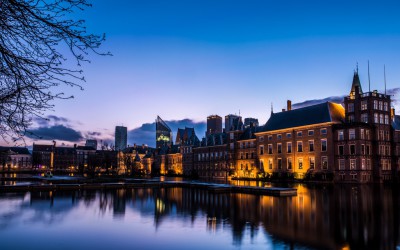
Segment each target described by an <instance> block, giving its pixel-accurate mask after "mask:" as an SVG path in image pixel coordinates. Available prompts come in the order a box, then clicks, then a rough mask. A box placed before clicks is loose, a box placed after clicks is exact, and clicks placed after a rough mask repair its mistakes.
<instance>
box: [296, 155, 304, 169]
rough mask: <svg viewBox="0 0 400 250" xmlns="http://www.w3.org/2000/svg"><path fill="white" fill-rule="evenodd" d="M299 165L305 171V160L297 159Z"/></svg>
mask: <svg viewBox="0 0 400 250" xmlns="http://www.w3.org/2000/svg"><path fill="white" fill-rule="evenodd" d="M297 162H298V165H299V169H303V158H299V159H297Z"/></svg>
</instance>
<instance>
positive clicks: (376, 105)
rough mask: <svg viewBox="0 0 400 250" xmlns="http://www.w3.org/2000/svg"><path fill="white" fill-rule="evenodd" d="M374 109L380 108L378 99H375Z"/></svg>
mask: <svg viewBox="0 0 400 250" xmlns="http://www.w3.org/2000/svg"><path fill="white" fill-rule="evenodd" d="M374 109H378V101H377V100H374Z"/></svg>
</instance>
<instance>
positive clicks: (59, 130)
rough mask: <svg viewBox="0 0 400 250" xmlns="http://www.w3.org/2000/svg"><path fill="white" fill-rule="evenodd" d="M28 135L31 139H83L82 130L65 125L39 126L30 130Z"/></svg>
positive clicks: (75, 140)
mask: <svg viewBox="0 0 400 250" xmlns="http://www.w3.org/2000/svg"><path fill="white" fill-rule="evenodd" d="M26 136H27V137H29V138H31V139H43V140H62V141H71V142H77V141H80V140H82V139H83V137H82V134H81V132H79V131H76V130H74V129H72V128H69V127H66V126H64V125H55V126H50V127H39V128H34V129H31V130H29V131H28V133H27V134H26Z"/></svg>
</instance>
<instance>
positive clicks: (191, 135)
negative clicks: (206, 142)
mask: <svg viewBox="0 0 400 250" xmlns="http://www.w3.org/2000/svg"><path fill="white" fill-rule="evenodd" d="M175 142H176V144H180V145H186V146H189V145H191V146H197V145H199V143H200V140H199V138H198V137H197V136H196V132H195V131H194V128H188V127H185V129H181V128H178V132H177V133H176V140H175Z"/></svg>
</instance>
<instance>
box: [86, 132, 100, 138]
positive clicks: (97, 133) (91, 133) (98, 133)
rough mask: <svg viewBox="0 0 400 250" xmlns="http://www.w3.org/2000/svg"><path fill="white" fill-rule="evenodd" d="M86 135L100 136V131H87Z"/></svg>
mask: <svg viewBox="0 0 400 250" xmlns="http://www.w3.org/2000/svg"><path fill="white" fill-rule="evenodd" d="M87 135H88V136H91V137H97V136H101V133H100V132H87Z"/></svg>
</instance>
